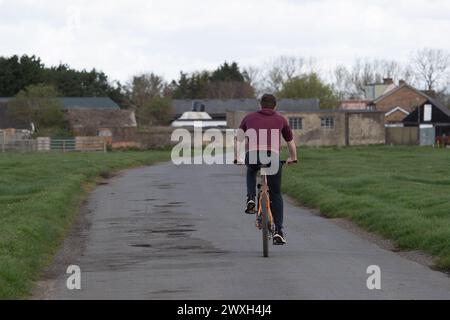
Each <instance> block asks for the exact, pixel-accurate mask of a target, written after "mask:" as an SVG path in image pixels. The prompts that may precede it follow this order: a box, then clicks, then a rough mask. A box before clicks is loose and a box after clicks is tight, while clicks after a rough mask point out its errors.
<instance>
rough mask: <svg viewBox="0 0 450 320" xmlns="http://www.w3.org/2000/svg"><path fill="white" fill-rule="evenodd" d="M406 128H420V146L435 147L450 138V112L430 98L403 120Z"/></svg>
mask: <svg viewBox="0 0 450 320" xmlns="http://www.w3.org/2000/svg"><path fill="white" fill-rule="evenodd" d="M403 125H404V126H405V127H419V128H420V130H419V131H420V144H421V145H433V144H435V142H436V139H438V140H448V137H449V136H450V110H449V109H448V108H446V107H445V106H444V105H443V104H442V103H440V102H439V101H437V100H435V99H431V98H429V99H428V100H426V101H425V102H423V103H422V104H421V105H420V106H419V107H417V108H416V109H415V110H414V111H413V112H411V113H410V114H409V115H408V116H407V117H406V118H405V119H403Z"/></svg>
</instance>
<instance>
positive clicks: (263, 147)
mask: <svg viewBox="0 0 450 320" xmlns="http://www.w3.org/2000/svg"><path fill="white" fill-rule="evenodd" d="M276 108H277V100H276V98H275V96H273V95H271V94H265V95H263V96H262V98H261V110H259V111H257V112H254V113H251V114H249V115H247V116H246V117H245V118H244V119H243V120H242V122H241V125H240V127H239V128H240V130H239V133H238V135H237V150H238V153H237V154H236V159H235V161H236V162H243V161H241V160H240V159H238V158H239V155H238V154H239V150H241V147H242V144H243V143H244V142H245V139H246V138H249V137H252V134H253V133H254V135H253V137H255V139H248V141H247V144H246V148H245V151H246V153H245V164H246V166H247V203H246V209H245V213H247V214H255V213H256V176H257V173H258V170H259V169H260V168H261V166H262V165H269V166H271V167H272V168H274V170H272V172H271V174H268V176H267V183H268V186H269V195H270V207H271V210H272V214H273V218H274V222H275V233H274V236H273V243H274V244H275V245H284V244H286V238H285V236H284V234H283V197H282V195H281V174H282V165H281V162H280V145H281V136H282V137H283V139H284V140H285V141H286V142H287V146H288V150H289V158H288V159H287V161H286V163H287V164H292V163H295V162H297V148H296V145H295V142H294V138H293V134H292V129H291V128H290V127H289V123H288V121H287V120H286V118H284V117H283V116H282V115H281V114H279V113H278V112H276Z"/></svg>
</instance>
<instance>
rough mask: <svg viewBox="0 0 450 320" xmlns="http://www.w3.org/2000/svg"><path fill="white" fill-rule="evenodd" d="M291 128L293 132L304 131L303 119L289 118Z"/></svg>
mask: <svg viewBox="0 0 450 320" xmlns="http://www.w3.org/2000/svg"><path fill="white" fill-rule="evenodd" d="M289 126H290V127H291V129H292V130H302V129H303V119H302V118H289Z"/></svg>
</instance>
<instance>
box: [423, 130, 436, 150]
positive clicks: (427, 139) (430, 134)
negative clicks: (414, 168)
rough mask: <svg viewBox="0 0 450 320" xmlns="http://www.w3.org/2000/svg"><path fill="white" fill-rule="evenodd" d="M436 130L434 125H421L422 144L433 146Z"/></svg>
mask: <svg viewBox="0 0 450 320" xmlns="http://www.w3.org/2000/svg"><path fill="white" fill-rule="evenodd" d="M435 139H436V130H435V128H434V127H433V126H432V125H421V126H420V145H421V146H432V145H434V144H435Z"/></svg>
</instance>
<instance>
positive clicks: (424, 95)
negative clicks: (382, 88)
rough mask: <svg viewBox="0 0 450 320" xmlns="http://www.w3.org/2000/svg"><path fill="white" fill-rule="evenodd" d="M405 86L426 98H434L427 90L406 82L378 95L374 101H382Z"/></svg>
mask: <svg viewBox="0 0 450 320" xmlns="http://www.w3.org/2000/svg"><path fill="white" fill-rule="evenodd" d="M403 88H408V89H410V90H412V91H414V92H416V93H417V94H419V95H421V96H423V97H424V98H426V99H433V98H432V97H430V96H429V95H427V94H426V93H425V92H423V91H420V90H418V89H416V88H414V87H413V86H411V85H409V84H407V83H404V84H402V85H400V86H398V87H397V88H395V89H393V90H391V91H389V92H387V93H385V94H383V95H382V96H381V97H378V98H377V99H375V100H374V101H373V103H375V104H377V103H378V102H380V101H381V100H384V99H385V98H387V97H389V96H391V95H393V94H394V93H396V92H398V91H399V90H401V89H403Z"/></svg>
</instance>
